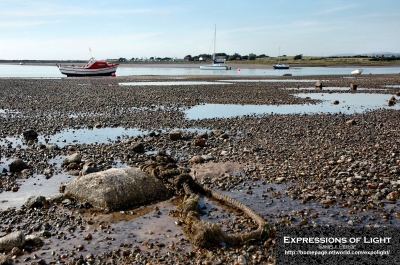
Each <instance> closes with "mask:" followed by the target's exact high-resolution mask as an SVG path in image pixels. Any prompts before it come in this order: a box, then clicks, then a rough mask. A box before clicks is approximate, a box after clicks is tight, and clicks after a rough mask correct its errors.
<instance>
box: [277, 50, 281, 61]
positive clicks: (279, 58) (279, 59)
mask: <svg viewBox="0 0 400 265" xmlns="http://www.w3.org/2000/svg"><path fill="white" fill-rule="evenodd" d="M278 64H281V46H279V55H278Z"/></svg>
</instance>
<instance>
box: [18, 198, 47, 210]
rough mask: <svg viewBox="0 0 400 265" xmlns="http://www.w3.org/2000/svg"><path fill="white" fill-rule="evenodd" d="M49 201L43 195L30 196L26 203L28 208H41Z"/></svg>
mask: <svg viewBox="0 0 400 265" xmlns="http://www.w3.org/2000/svg"><path fill="white" fill-rule="evenodd" d="M46 203H47V200H46V198H45V197H43V196H30V197H29V198H28V199H27V200H26V201H25V203H24V205H25V206H26V207H28V208H41V207H43V206H44V205H45V204H46Z"/></svg>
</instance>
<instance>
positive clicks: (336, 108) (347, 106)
mask: <svg viewBox="0 0 400 265" xmlns="http://www.w3.org/2000/svg"><path fill="white" fill-rule="evenodd" d="M295 96H297V97H303V98H306V97H309V98H311V99H316V100H323V102H321V103H317V104H301V105H300V104H299V105H235V104H204V105H197V106H194V107H192V108H191V109H189V110H187V111H186V118H187V119H191V120H194V119H210V118H229V117H235V116H243V115H259V114H270V113H274V114H303V113H308V114H315V113H339V112H340V113H346V114H351V113H362V112H364V111H368V110H374V109H380V108H384V109H397V110H398V109H400V104H396V105H395V106H393V107H388V104H387V102H388V100H389V99H390V97H391V95H384V94H367V93H355V94H350V93H324V92H322V93H309V94H308V93H302V94H295ZM334 100H338V101H339V104H338V105H334V104H333V103H332V102H333V101H334Z"/></svg>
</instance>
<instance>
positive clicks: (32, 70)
mask: <svg viewBox="0 0 400 265" xmlns="http://www.w3.org/2000/svg"><path fill="white" fill-rule="evenodd" d="M252 67H254V66H252ZM262 68H263V69H262ZM356 68H357V67H291V68H290V69H288V70H274V69H268V68H267V69H266V68H265V66H261V67H260V69H256V68H246V66H243V68H238V67H237V66H232V68H231V70H200V69H199V65H196V66H193V67H192V66H190V67H176V66H171V67H168V66H166V65H163V66H158V67H157V66H154V67H151V66H149V65H145V66H140V65H134V66H129V65H122V66H120V67H118V69H117V72H116V75H117V76H132V75H161V76H172V75H225V76H236V77H239V76H282V75H284V74H292V75H293V76H309V75H350V72H351V71H353V70H354V69H356ZM363 69H364V71H363V75H365V74H370V73H371V74H398V73H400V67H364V68H363ZM5 77H24V78H29V77H31V78H61V77H66V76H65V75H63V74H61V73H60V71H59V70H58V68H57V67H56V66H55V65H54V66H52V65H19V64H0V78H5Z"/></svg>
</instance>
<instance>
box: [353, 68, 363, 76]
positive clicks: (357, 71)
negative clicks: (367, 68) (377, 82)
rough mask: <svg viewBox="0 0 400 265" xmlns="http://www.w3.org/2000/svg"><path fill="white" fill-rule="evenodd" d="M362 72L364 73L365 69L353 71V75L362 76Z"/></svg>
mask: <svg viewBox="0 0 400 265" xmlns="http://www.w3.org/2000/svg"><path fill="white" fill-rule="evenodd" d="M362 71H363V69H356V70H354V71H351V74H352V75H361V73H362Z"/></svg>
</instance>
